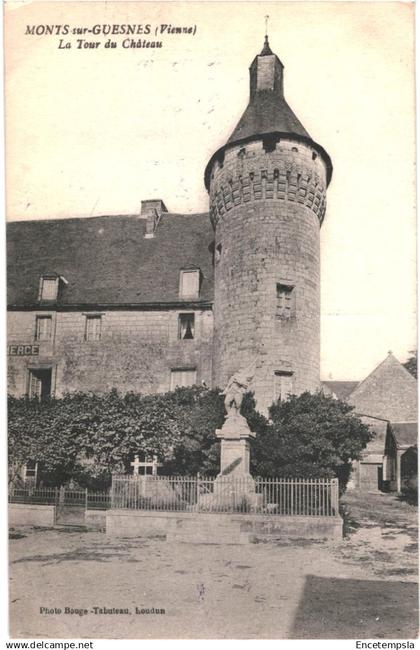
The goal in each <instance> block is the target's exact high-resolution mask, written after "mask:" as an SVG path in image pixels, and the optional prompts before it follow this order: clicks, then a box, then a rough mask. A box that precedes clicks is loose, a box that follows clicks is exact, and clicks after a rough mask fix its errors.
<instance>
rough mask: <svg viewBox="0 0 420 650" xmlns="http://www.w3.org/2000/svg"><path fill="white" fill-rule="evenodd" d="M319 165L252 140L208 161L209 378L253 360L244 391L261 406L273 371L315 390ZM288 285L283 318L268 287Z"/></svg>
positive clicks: (296, 147) (313, 156) (297, 150)
mask: <svg viewBox="0 0 420 650" xmlns="http://www.w3.org/2000/svg"><path fill="white" fill-rule="evenodd" d="M325 190H326V169H325V164H324V162H323V160H322V159H321V158H320V157H319V155H318V154H317V153H316V151H315V150H313V149H312V148H311V147H310V146H308V145H304V144H301V143H298V142H295V141H293V140H282V141H281V142H280V143H278V144H277V145H276V147H275V149H274V150H272V151H265V150H264V147H263V143H262V141H261V140H259V141H255V142H251V143H249V144H246V145H243V146H234V147H232V148H230V149H228V150H227V151H226V153H225V157H224V161H223V162H222V163H220V162H216V163H215V165H214V168H213V170H212V180H211V186H210V214H211V218H212V221H213V224H214V226H215V251H216V258H215V302H214V312H215V334H214V360H213V384H215V385H219V386H224V385H225V384H226V382H227V380H228V378H229V376H230V375H231V374H232V373H233V372H235V371H237V370H238V369H240V368H243V367H246V366H247V365H249V364H250V363H252V362H253V360H254V359H257V365H256V374H255V377H254V382H253V386H252V388H253V389H254V391H255V394H256V398H257V402H258V406H259V408H260V409H261V410H266V409H267V408H268V406H269V405H270V404H271V403H272V401H273V399H274V397H275V381H276V379H275V374H276V373H285V374H287V373H291V374H290V375H289V376H290V380H289V381H291V387H292V391H293V392H294V393H296V394H299V393H301V392H303V391H305V390H312V391H313V390H315V389H317V388H318V386H319V364H320V288H319V274H320V268H319V254H320V252H319V228H320V221H322V218H323V216H324V213H325ZM278 284H280V285H284V286H287V287H294V288H293V290H292V293H291V296H292V298H291V305H292V309H291V317H290V318H288V319H284V318H281V317H279V311H278V307H277V285H278Z"/></svg>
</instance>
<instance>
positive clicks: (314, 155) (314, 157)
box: [312, 151, 318, 160]
mask: <svg viewBox="0 0 420 650" xmlns="http://www.w3.org/2000/svg"><path fill="white" fill-rule="evenodd" d="M317 158H318V156H317V154H316V153H315V151H313V152H312V160H316V159H317Z"/></svg>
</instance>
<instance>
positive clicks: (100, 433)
mask: <svg viewBox="0 0 420 650" xmlns="http://www.w3.org/2000/svg"><path fill="white" fill-rule="evenodd" d="M223 413H224V410H223V398H222V397H221V396H220V395H219V394H218V391H209V390H206V389H204V388H199V387H191V388H179V389H177V390H175V391H173V392H170V393H165V394H158V395H139V394H135V393H127V394H126V395H120V394H119V393H118V392H117V391H116V390H112V391H111V392H110V393H107V394H104V395H94V394H90V393H74V394H68V395H65V396H64V397H62V398H57V399H50V400H46V401H44V402H40V401H39V400H38V399H31V400H28V399H27V398H20V399H16V398H13V397H9V466H10V468H11V469H12V472H11V477H10V478H11V480H13V479H14V478H16V476H17V474H18V473H19V470H20V468H21V467H22V466H23V465H25V463H27V462H28V461H29V460H37V461H38V463H39V466H40V468H41V469H40V473H39V475H40V478H41V479H42V481H43V483H44V484H45V485H61V484H64V483H66V482H67V481H69V480H70V478H73V479H74V480H76V481H77V483H79V484H80V485H81V486H83V487H91V488H93V489H104V488H106V487H108V486H109V485H110V482H111V477H112V474H113V473H125V472H129V471H130V470H131V467H130V462H131V461H132V460H133V456H134V454H136V453H140V454H144V455H148V456H152V455H154V454H156V455H157V456H158V457H159V460H160V461H161V462H162V463H163V467H162V471H163V472H165V473H176V474H187V473H188V474H191V473H196V472H198V471H201V472H203V471H204V472H211V473H217V471H218V464H219V455H220V454H219V442H218V440H217V438H216V435H215V430H216V429H217V428H219V427H220V426H221V425H222V424H223V420H224V415H223Z"/></svg>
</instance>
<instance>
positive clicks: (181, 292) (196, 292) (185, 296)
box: [179, 269, 200, 300]
mask: <svg viewBox="0 0 420 650" xmlns="http://www.w3.org/2000/svg"><path fill="white" fill-rule="evenodd" d="M188 274H189V275H192V274H194V275H195V277H196V289H195V290H194V291H191V292H190V293H186V292H185V289H184V287H183V284H184V278H185V277H186V276H187V275H188ZM199 296H200V269H182V270H181V271H180V272H179V297H180V298H181V299H182V300H188V299H193V298H198V297H199Z"/></svg>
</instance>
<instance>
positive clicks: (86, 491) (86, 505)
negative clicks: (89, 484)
mask: <svg viewBox="0 0 420 650" xmlns="http://www.w3.org/2000/svg"><path fill="white" fill-rule="evenodd" d="M87 509H88V489H87V488H85V510H87Z"/></svg>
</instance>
